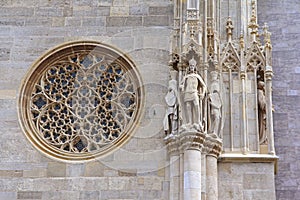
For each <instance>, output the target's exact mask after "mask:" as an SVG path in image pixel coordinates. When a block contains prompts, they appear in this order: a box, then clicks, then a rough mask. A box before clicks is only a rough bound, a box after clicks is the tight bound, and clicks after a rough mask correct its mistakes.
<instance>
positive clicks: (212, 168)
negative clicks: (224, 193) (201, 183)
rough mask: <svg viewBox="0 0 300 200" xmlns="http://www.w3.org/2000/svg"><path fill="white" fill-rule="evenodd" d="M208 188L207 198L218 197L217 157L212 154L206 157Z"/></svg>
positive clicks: (215, 199)
mask: <svg viewBox="0 0 300 200" xmlns="http://www.w3.org/2000/svg"><path fill="white" fill-rule="evenodd" d="M206 189H207V190H206V192H207V195H206V197H207V198H206V200H217V199H218V168H217V158H216V157H214V156H211V155H207V157H206Z"/></svg>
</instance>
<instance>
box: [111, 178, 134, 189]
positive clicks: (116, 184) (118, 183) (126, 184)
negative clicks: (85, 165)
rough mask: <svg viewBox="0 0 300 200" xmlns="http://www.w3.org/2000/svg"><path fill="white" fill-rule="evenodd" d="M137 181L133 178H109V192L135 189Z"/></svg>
mask: <svg viewBox="0 0 300 200" xmlns="http://www.w3.org/2000/svg"><path fill="white" fill-rule="evenodd" d="M137 185H138V184H137V180H136V178H133V177H109V178H108V189H109V190H132V189H135V188H136V187H137Z"/></svg>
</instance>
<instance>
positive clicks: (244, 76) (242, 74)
mask: <svg viewBox="0 0 300 200" xmlns="http://www.w3.org/2000/svg"><path fill="white" fill-rule="evenodd" d="M240 77H241V79H246V72H245V71H241V73H240Z"/></svg>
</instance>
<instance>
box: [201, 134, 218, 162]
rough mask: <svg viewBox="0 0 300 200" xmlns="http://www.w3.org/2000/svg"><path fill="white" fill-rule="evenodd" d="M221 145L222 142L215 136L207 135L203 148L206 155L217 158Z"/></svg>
mask: <svg viewBox="0 0 300 200" xmlns="http://www.w3.org/2000/svg"><path fill="white" fill-rule="evenodd" d="M222 144H223V143H222V140H221V139H220V138H219V137H217V136H215V135H208V136H207V137H206V138H205V141H204V144H203V148H204V149H205V152H206V153H207V155H210V156H214V157H216V158H218V157H219V155H220V154H221V151H222Z"/></svg>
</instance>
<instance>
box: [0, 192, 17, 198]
mask: <svg viewBox="0 0 300 200" xmlns="http://www.w3.org/2000/svg"><path fill="white" fill-rule="evenodd" d="M0 199H17V193H16V192H0Z"/></svg>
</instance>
